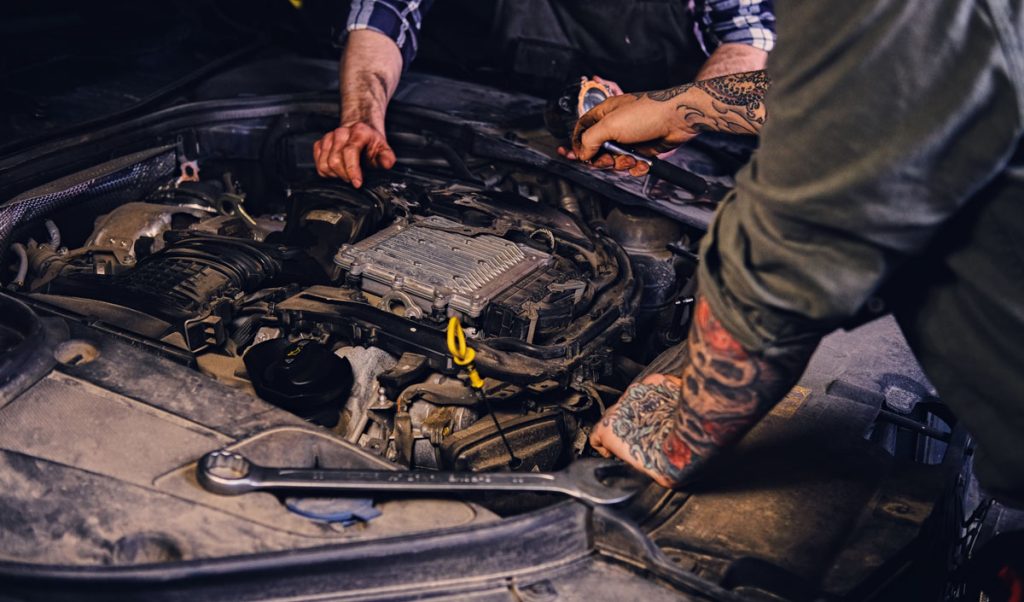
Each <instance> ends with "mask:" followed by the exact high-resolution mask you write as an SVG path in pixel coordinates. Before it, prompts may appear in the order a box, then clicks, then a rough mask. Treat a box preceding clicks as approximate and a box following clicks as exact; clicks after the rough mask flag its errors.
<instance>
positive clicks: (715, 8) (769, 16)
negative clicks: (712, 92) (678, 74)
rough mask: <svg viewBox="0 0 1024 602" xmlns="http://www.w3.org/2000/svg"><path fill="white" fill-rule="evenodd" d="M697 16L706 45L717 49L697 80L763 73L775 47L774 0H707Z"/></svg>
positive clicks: (699, 73)
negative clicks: (737, 0)
mask: <svg viewBox="0 0 1024 602" xmlns="http://www.w3.org/2000/svg"><path fill="white" fill-rule="evenodd" d="M701 6H702V8H703V10H702V12H701V14H698V15H697V19H698V22H699V25H700V29H701V34H702V36H703V39H704V43H705V45H707V46H709V47H712V48H714V50H713V51H712V52H711V55H710V56H709V57H708V60H707V61H705V63H704V65H703V66H702V67H701V69H700V71H699V72H698V73H697V78H696V79H697V81H700V80H702V79H712V78H715V77H721V76H723V75H730V74H733V73H744V72H747V71H760V70H761V69H764V68H765V63H766V62H767V61H768V53H769V52H770V51H771V50H772V48H773V47H774V46H775V9H774V2H773V0H749V1H747V2H739V3H738V2H735V0H705V2H703V3H702V4H701Z"/></svg>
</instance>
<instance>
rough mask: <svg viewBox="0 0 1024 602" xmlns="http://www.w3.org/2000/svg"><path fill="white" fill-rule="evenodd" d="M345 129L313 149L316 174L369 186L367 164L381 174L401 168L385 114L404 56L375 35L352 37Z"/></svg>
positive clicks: (344, 81)
mask: <svg viewBox="0 0 1024 602" xmlns="http://www.w3.org/2000/svg"><path fill="white" fill-rule="evenodd" d="M340 70H341V73H340V81H341V126H340V127H339V128H337V129H336V130H333V131H331V132H328V133H327V134H325V135H324V136H323V138H321V139H320V140H317V141H316V142H315V143H314V144H313V159H314V161H315V162H316V171H317V173H319V174H320V175H321V176H322V177H325V178H332V177H333V178H341V179H342V180H345V181H346V182H351V183H352V185H353V186H355V187H356V188H359V187H360V186H362V185H363V168H362V165H361V161H362V160H366V161H367V162H368V163H369V164H370V165H371V166H373V167H376V168H379V169H390V168H391V167H392V166H394V164H395V160H396V158H395V152H394V151H393V150H391V147H390V146H388V143H387V139H386V138H385V135H384V114H385V112H386V111H387V106H388V102H389V101H390V100H391V96H392V95H393V94H394V93H395V88H397V87H398V79H399V77H400V76H401V75H402V53H401V52H400V51H399V50H398V46H396V45H395V43H394V42H393V41H392V40H391V38H389V37H387V36H385V35H383V34H380V33H377V32H375V31H371V30H358V31H353V32H351V33H350V34H349V37H348V44H347V45H346V47H345V55H344V57H343V58H342V61H341V66H340Z"/></svg>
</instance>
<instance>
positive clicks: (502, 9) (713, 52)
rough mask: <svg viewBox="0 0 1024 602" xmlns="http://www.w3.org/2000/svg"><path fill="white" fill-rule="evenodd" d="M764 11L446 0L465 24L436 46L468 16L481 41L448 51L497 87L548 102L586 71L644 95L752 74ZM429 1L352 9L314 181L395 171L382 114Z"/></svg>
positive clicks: (768, 31) (366, 3) (768, 21)
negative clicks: (336, 97) (476, 66)
mask: <svg viewBox="0 0 1024 602" xmlns="http://www.w3.org/2000/svg"><path fill="white" fill-rule="evenodd" d="M446 2H453V0H446ZM772 2H773V0H745V1H743V2H736V0H696V2H693V1H687V0H616V2H594V1H593V0H516V1H515V2H496V1H494V0H465V1H464V2H454V3H453V6H455V7H457V9H456V10H457V11H461V15H457V16H465V17H466V18H465V22H462V21H461V20H460V21H459V22H458V23H455V25H454V26H453V31H452V35H450V36H447V37H448V38H449V39H458V38H461V37H466V36H468V35H469V33H470V31H469V29H470V25H469V23H470V20H469V19H470V16H473V17H475V18H476V19H477V20H478V21H482V22H483V23H484V25H483V28H484V29H489V30H490V31H489V34H490V35H488V36H487V40H489V41H490V42H488V43H482V44H478V45H477V46H473V47H469V48H463V49H459V50H455V51H450V54H451V55H452V56H456V57H465V56H467V55H469V54H479V55H483V56H486V61H487V62H490V63H491V67H492V70H500V71H501V72H503V73H504V74H505V76H504V77H503V81H506V82H507V83H509V84H511V85H513V86H516V87H519V88H521V89H522V88H525V89H526V90H528V91H530V92H533V93H537V94H546V93H550V92H552V91H553V90H552V88H550V86H552V85H556V86H558V87H560V86H561V85H562V84H564V82H565V81H566V79H567V78H568V77H571V76H577V75H580V74H581V73H598V74H599V75H601V76H604V77H606V78H608V79H611V80H615V81H616V82H618V83H619V84H621V85H622V87H624V88H626V89H650V88H653V87H662V86H667V85H672V84H676V83H680V82H686V81H694V80H699V79H707V78H712V77H716V76H719V75H724V74H729V73H740V72H745V71H752V70H757V69H762V68H763V67H764V65H765V61H766V59H767V56H768V52H769V51H770V50H771V49H772V47H773V46H774V44H775V17H774V14H773V12H772V11H773V8H772ZM432 4H433V0H352V4H351V8H350V12H349V17H348V25H347V30H348V33H347V36H348V39H347V42H346V45H345V50H344V53H343V54H342V57H341V62H340V88H341V123H340V126H339V127H338V128H336V129H334V130H332V131H331V132H328V133H327V134H325V135H324V136H323V137H322V138H321V139H320V140H318V141H317V142H316V143H315V144H314V146H313V155H314V159H315V162H316V169H317V172H318V173H319V174H320V175H321V176H323V177H337V178H341V179H343V180H345V181H347V182H351V183H352V185H353V186H355V187H356V188H358V187H360V186H362V183H363V166H362V163H363V162H365V163H366V164H369V165H370V166H373V167H375V168H382V169H390V168H391V167H392V166H393V165H394V164H395V161H396V156H395V152H394V151H393V150H392V148H391V147H390V146H389V145H388V142H387V137H386V135H385V129H384V117H385V113H386V111H387V106H388V103H389V102H390V100H391V97H392V96H393V95H394V93H395V89H396V88H397V86H398V81H399V79H400V77H401V75H402V72H403V70H404V69H407V68H408V66H409V64H410V63H411V62H412V60H413V58H414V57H415V56H416V53H417V50H418V47H419V37H420V26H421V24H422V20H423V15H424V14H425V13H426V12H427V11H428V10H429V9H430V7H431V5H432ZM439 8H440V7H439ZM435 10H436V9H435ZM481 13H482V14H483V15H484V16H481ZM453 21H454V20H453ZM460 28H461V31H460Z"/></svg>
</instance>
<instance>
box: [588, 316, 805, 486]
mask: <svg viewBox="0 0 1024 602" xmlns="http://www.w3.org/2000/svg"><path fill="white" fill-rule="evenodd" d="M813 348H814V345H813V344H805V345H801V346H799V347H794V348H792V349H790V350H788V351H786V352H785V353H782V354H779V356H778V357H775V356H774V355H773V357H772V359H771V360H768V359H766V358H764V357H762V356H761V355H759V354H755V353H750V352H748V351H746V350H745V349H744V348H743V347H742V346H741V345H740V344H739V343H738V342H737V341H736V340H735V339H734V338H733V337H732V335H730V334H729V332H728V331H727V330H726V329H725V328H724V327H723V326H722V324H721V323H720V322H719V321H718V320H717V319H716V318H715V316H714V315H712V313H711V309H710V307H709V306H708V304H707V302H706V301H705V300H704V299H703V298H701V299H698V302H697V308H696V311H695V315H694V323H693V326H692V328H691V330H690V338H689V340H688V341H687V344H686V346H685V348H684V349H682V353H681V354H680V357H679V360H678V362H679V364H680V365H681V366H682V369H681V371H680V372H678V373H677V375H654V376H652V377H648V378H647V379H645V380H644V381H643V382H641V383H638V384H635V385H633V386H631V387H630V388H629V389H628V390H627V392H626V394H625V395H624V396H623V399H622V400H621V401H620V403H619V404H618V405H617V406H616V407H615V408H614V410H612V411H610V412H609V413H608V416H607V417H606V418H605V422H604V423H603V426H604V427H606V428H608V429H610V431H611V432H612V433H613V434H614V436H615V437H616V438H618V439H619V440H621V442H622V444H623V445H622V446H621V447H622V448H624V449H625V450H628V453H629V455H630V456H632V459H633V460H634V462H635V463H636V464H637V465H638V466H639V467H641V468H643V469H644V470H646V471H648V472H650V473H652V474H654V475H657V476H658V477H660V478H659V480H661V481H663V482H667V483H669V484H679V483H682V482H683V481H685V480H686V479H687V478H688V477H689V476H690V475H691V473H692V472H693V471H694V470H695V469H699V467H700V466H701V465H702V464H703V463H704V462H705V461H706V460H707V459H708V458H711V457H712V456H714V455H715V454H717V453H718V451H719V450H721V449H722V448H723V447H725V446H728V445H731V444H732V443H734V442H736V441H737V440H738V439H739V438H740V437H741V436H742V435H743V434H744V433H746V432H747V431H748V430H749V429H750V428H751V427H752V426H753V425H754V424H755V423H756V422H757V421H758V420H760V419H761V417H763V416H764V415H765V414H766V413H767V412H768V410H769V409H771V407H772V406H773V405H775V403H776V402H778V400H779V399H781V398H782V397H783V396H784V395H785V394H786V392H787V391H788V390H789V389H790V388H791V387H792V386H793V385H794V384H795V382H796V379H797V378H798V377H799V376H800V374H801V372H802V371H803V368H804V367H805V366H806V364H807V360H808V359H809V357H810V353H811V351H813ZM656 361H657V360H656ZM611 447H614V446H611Z"/></svg>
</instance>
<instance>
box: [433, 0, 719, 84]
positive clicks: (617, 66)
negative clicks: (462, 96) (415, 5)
mask: <svg viewBox="0 0 1024 602" xmlns="http://www.w3.org/2000/svg"><path fill="white" fill-rule="evenodd" d="M694 25H695V24H694V19H693V16H692V15H691V14H690V11H689V10H688V9H687V2H686V0H437V1H436V2H435V3H434V6H433V8H432V10H431V12H430V13H429V14H428V15H427V16H426V17H425V18H424V26H423V37H422V40H423V43H422V45H421V49H420V50H421V54H420V57H421V60H422V64H423V65H424V66H427V67H428V68H432V69H433V70H441V71H443V72H446V73H447V74H450V75H455V76H463V77H473V78H474V79H477V80H481V79H482V80H483V81H487V82H488V83H492V84H498V85H501V86H502V87H506V88H513V89H519V90H523V91H526V92H531V93H534V94H540V95H542V96H548V95H552V94H556V93H557V92H558V91H560V90H561V88H562V86H564V84H565V83H566V81H567V80H568V79H569V78H572V77H576V76H579V75H600V76H601V77H604V78H607V79H610V80H613V81H615V82H618V84H619V85H620V86H622V88H623V89H624V90H627V91H629V90H650V89H656V88H665V87H668V86H671V85H676V84H680V83H684V82H687V81H692V79H693V77H694V76H695V75H696V74H697V71H698V70H699V69H700V66H701V65H702V64H703V62H704V59H705V58H706V57H705V54H704V52H703V50H702V48H701V45H700V43H699V41H698V40H697V36H696V34H695V27H694ZM418 64H419V61H418Z"/></svg>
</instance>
